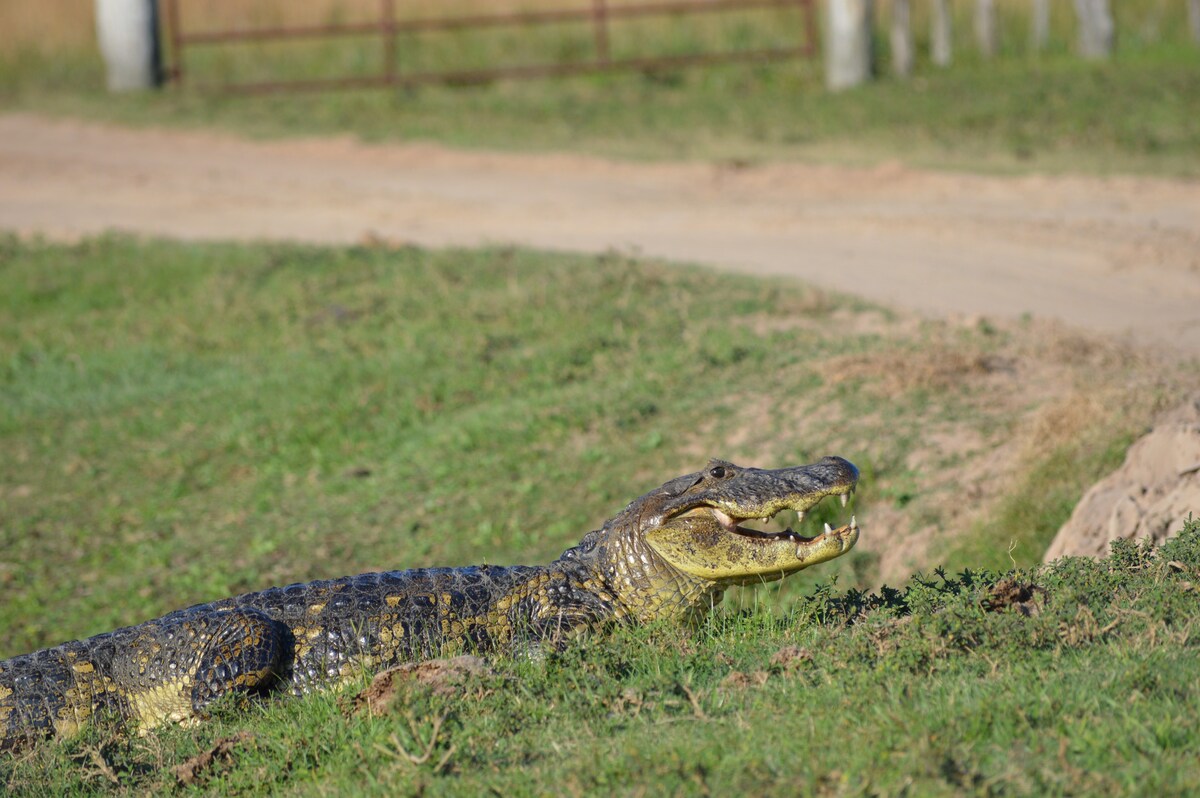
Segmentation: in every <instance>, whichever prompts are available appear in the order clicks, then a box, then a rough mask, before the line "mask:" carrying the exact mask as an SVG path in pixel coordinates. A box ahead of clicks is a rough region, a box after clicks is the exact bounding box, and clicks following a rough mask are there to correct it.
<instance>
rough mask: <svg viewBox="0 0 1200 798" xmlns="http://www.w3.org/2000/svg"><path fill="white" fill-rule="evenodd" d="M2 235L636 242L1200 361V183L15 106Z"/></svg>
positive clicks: (0, 215) (934, 309)
mask: <svg viewBox="0 0 1200 798" xmlns="http://www.w3.org/2000/svg"><path fill="white" fill-rule="evenodd" d="M0 229H5V230H16V231H20V232H23V233H41V234H45V235H48V236H52V237H62V236H66V237H73V236H78V235H81V234H89V233H96V232H100V231H103V230H112V229H115V230H123V231H131V232H138V233H145V234H153V235H164V236H174V237H180V238H187V239H202V238H233V239H294V240H303V241H313V242H354V241H361V240H362V239H363V238H364V237H380V238H384V239H387V240H392V241H398V242H412V243H416V244H422V245H430V246H441V245H464V246H474V245H477V244H483V243H514V244H523V245H529V246H535V247H542V248H551V249H562V250H573V251H585V252H594V251H602V250H607V249H618V250H626V251H633V252H638V253H642V254H646V255H655V256H662V257H666V258H672V259H678V260H685V261H694V262H699V263H704V264H709V265H712V266H715V267H719V268H722V269H727V270H732V271H740V272H747V273H756V274H774V275H790V276H795V277H798V278H801V279H804V280H808V281H811V282H813V283H816V284H818V285H821V286H825V287H828V288H831V289H834V290H838V291H844V292H849V293H854V294H858V295H861V296H864V297H867V298H869V299H872V300H876V301H879V302H883V303H888V304H892V305H896V306H900V307H908V308H914V309H917V310H920V311H923V312H928V313H933V314H939V315H942V314H953V313H958V314H984V315H996V316H1018V315H1021V314H1025V313H1029V314H1032V315H1034V316H1039V317H1054V318H1059V319H1062V320H1064V321H1066V322H1068V323H1070V324H1072V325H1076V326H1079V327H1083V328H1087V329H1090V330H1093V331H1099V332H1104V333H1111V334H1114V335H1117V336H1131V337H1133V338H1134V339H1136V340H1137V341H1139V342H1142V343H1146V344H1151V345H1161V344H1166V345H1169V346H1170V347H1172V348H1178V349H1182V350H1184V351H1185V352H1191V353H1200V182H1197V181H1190V182H1184V181H1169V180H1156V179H1142V178H1112V179H1100V178H1082V177H1067V178H1062V177H1054V178H1051V177H1021V178H1007V177H994V176H970V175H957V174H940V173H931V172H922V171H916V170H912V169H907V168H905V167H902V166H899V165H894V166H892V165H889V166H883V167H879V168H874V169H850V168H844V167H832V166H811V165H768V166H754V167H749V168H742V167H737V166H727V165H711V164H640V163H615V162H610V161H604V160H600V159H591V158H583V157H578V156H565V155H511V154H492V153H476V152H458V151H452V150H448V149H444V148H440V147H436V146H431V145H421V144H414V145H386V146H383V145H381V146H375V145H364V144H359V143H355V142H352V141H349V140H303V141H283V142H280V141H271V142H258V141H246V140H243V139H239V138H235V137H232V136H228V135H223V134H218V133H211V132H181V131H175V130H127V129H122V128H118V127H111V126H105V125H99V124H93V123H85V122H77V121H62V120H50V119H46V118H41V117H36V116H29V115H0Z"/></svg>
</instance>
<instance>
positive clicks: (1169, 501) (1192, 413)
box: [1045, 394, 1200, 562]
mask: <svg viewBox="0 0 1200 798" xmlns="http://www.w3.org/2000/svg"><path fill="white" fill-rule="evenodd" d="M1197 512H1200V394H1197V395H1194V396H1191V397H1189V398H1188V400H1187V401H1185V402H1184V403H1183V404H1181V405H1179V406H1178V407H1176V408H1174V409H1173V410H1171V411H1170V412H1168V413H1167V414H1165V416H1164V417H1163V418H1161V419H1160V420H1159V421H1158V423H1157V424H1155V426H1154V428H1153V429H1151V430H1150V432H1148V433H1147V434H1146V435H1144V436H1142V437H1141V438H1140V439H1139V440H1137V441H1136V442H1135V443H1134V444H1133V446H1131V447H1129V451H1128V452H1127V453H1126V455H1125V462H1124V463H1123V464H1122V465H1121V467H1120V468H1118V469H1117V470H1116V471H1114V472H1113V473H1112V474H1110V475H1108V476H1107V477H1105V478H1104V479H1102V480H1101V481H1100V482H1098V483H1096V484H1095V485H1093V486H1092V488H1091V489H1090V490H1089V491H1088V492H1087V494H1085V495H1084V497H1083V499H1082V500H1080V502H1079V504H1078V505H1076V507H1075V511H1074V512H1073V513H1072V514H1071V518H1070V519H1069V520H1068V521H1067V523H1066V524H1064V525H1063V527H1062V528H1061V529H1060V530H1059V531H1058V535H1056V536H1055V538H1054V541H1053V542H1052V543H1051V544H1050V548H1049V549H1047V551H1046V557H1045V559H1046V562H1049V561H1051V560H1054V559H1057V558H1059V557H1064V556H1072V555H1074V556H1084V557H1104V556H1106V555H1107V554H1108V551H1109V544H1110V543H1111V542H1112V541H1113V540H1118V539H1121V540H1139V539H1143V538H1148V539H1150V540H1152V541H1154V542H1155V543H1161V542H1162V541H1163V540H1166V539H1167V538H1168V537H1171V536H1172V535H1175V534H1177V533H1178V532H1179V531H1180V530H1182V529H1183V525H1184V522H1185V521H1186V520H1187V518H1188V517H1189V516H1191V515H1193V514H1195V513H1197Z"/></svg>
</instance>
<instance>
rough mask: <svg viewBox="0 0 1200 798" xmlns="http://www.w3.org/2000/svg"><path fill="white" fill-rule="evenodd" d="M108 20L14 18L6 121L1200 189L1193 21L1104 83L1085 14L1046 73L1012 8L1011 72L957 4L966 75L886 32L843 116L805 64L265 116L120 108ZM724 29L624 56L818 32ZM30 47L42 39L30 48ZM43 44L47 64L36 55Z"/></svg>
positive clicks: (418, 96) (330, 51)
mask: <svg viewBox="0 0 1200 798" xmlns="http://www.w3.org/2000/svg"><path fill="white" fill-rule="evenodd" d="M546 4H547V3H546V2H543V3H541V5H546ZM89 5H90V4H75V5H72V4H66V5H63V6H61V7H60V8H61V9H62V10H61V11H60V12H58V13H59V16H54V15H51V16H50V17H49V18H46V17H44V16H42V15H49V14H50V12H49V11H45V12H43V11H37V10H35V9H33V7H32V6H31V7H30V8H29V9H25V10H22V8H23V6H19V7H16V8H14V9H10V10H9V11H8V12H7V13H8V15H9V16H10V17H11V19H9V20H8V22H7V23H6V24H7V27H8V29H10V30H13V31H16V32H17V33H14V35H13V36H12V37H9V39H8V44H7V45H5V44H3V43H0V47H4V48H5V49H4V50H0V56H2V57H0V102H3V104H4V105H5V106H7V107H9V108H23V109H30V110H38V111H45V112H52V113H65V114H82V115H85V116H91V117H95V118H101V119H111V120H115V121H119V122H125V123H133V124H180V125H192V126H196V125H200V126H212V125H215V126H218V127H223V128H229V129H233V130H236V131H239V132H244V133H249V134H252V135H265V136H278V135H309V134H333V133H346V132H349V133H353V134H357V135H359V136H362V137H364V138H367V139H375V140H395V139H402V140H412V139H421V140H436V141H440V142H444V143H447V144H451V145H456V146H467V147H485V148H505V149H521V150H530V151H541V150H566V151H580V152H589V153H599V154H604V155H615V156H622V157H634V158H698V159H715V160H730V161H735V162H739V163H742V162H750V163H754V162H757V161H761V160H771V159H814V160H815V159H819V160H838V161H847V162H855V163H862V162H873V161H879V160H884V159H891V158H901V159H904V160H906V161H908V162H910V163H913V164H917V165H928V166H935V167H941V168H945V167H950V168H967V169H989V170H1002V171H1029V170H1035V171H1050V172H1056V171H1072V170H1083V171H1091V172H1146V173H1156V174H1166V175H1192V176H1195V175H1197V174H1200V159H1198V158H1197V157H1196V153H1197V152H1200V81H1197V80H1195V75H1196V71H1197V69H1198V68H1200V47H1197V46H1195V45H1194V44H1192V43H1190V42H1189V41H1188V38H1187V24H1186V19H1185V16H1184V9H1185V6H1184V3H1182V2H1171V3H1166V2H1161V0H1137V1H1136V2H1122V3H1118V4H1115V13H1116V15H1117V25H1118V30H1119V49H1118V53H1117V56H1116V58H1115V59H1114V60H1113V61H1112V62H1111V63H1104V64H1090V63H1086V62H1083V61H1081V60H1079V59H1078V58H1077V57H1075V56H1074V55H1073V54H1072V49H1073V46H1074V45H1073V36H1074V20H1073V18H1072V12H1071V9H1070V6H1069V4H1057V3H1056V4H1054V11H1053V16H1052V20H1051V22H1052V26H1051V27H1052V35H1051V39H1050V43H1049V46H1048V48H1047V49H1046V50H1045V51H1044V52H1041V53H1035V52H1032V51H1031V47H1030V44H1029V19H1028V14H1027V8H1026V6H1025V4H1023V3H1015V4H1014V3H1007V4H1001V9H1000V23H1001V24H1000V27H1001V51H1000V55H999V57H998V58H996V59H995V60H994V61H992V62H984V61H982V60H981V59H980V57H979V56H978V54H977V53H976V51H975V48H974V44H973V42H974V40H973V38H972V31H971V19H970V13H971V8H972V6H973V4H971V3H967V2H958V3H956V4H955V12H956V37H957V41H956V63H955V65H954V66H953V67H952V68H950V69H945V70H942V69H938V68H936V67H934V66H932V65H931V64H929V63H928V62H926V61H924V60H922V61H920V62H919V63H918V66H917V73H916V76H915V77H914V78H913V79H912V80H909V81H898V80H896V79H894V78H892V77H891V76H889V75H888V60H887V37H886V35H885V31H884V27H883V26H884V25H885V24H886V18H885V17H883V16H882V15H881V19H880V32H879V41H880V56H881V57H880V63H881V69H882V71H883V73H884V74H883V79H882V80H880V81H878V82H877V83H875V84H874V85H872V86H869V87H866V88H864V89H862V90H860V91H855V92H849V93H845V94H842V95H836V96H831V95H828V94H826V93H825V92H824V91H823V90H822V88H821V76H820V69H819V66H818V65H816V64H808V63H800V64H796V63H791V64H781V65H776V66H770V67H753V66H750V67H747V66H740V67H719V68H712V69H703V70H694V71H685V72H675V71H667V72H658V73H651V74H644V75H643V74H637V73H634V74H619V75H612V76H599V77H584V78H577V79H570V80H538V81H532V82H499V83H496V84H492V85H487V86H477V87H465V88H425V89H420V90H416V91H411V92H405V91H401V92H388V91H378V90H367V91H349V92H343V93H324V94H317V95H307V96H296V95H283V96H270V97H256V98H246V97H228V96H219V95H216V96H214V95H209V94H205V93H202V92H197V91H185V92H182V93H180V92H175V91H169V92H165V93H163V94H161V95H155V96H143V97H109V96H107V95H106V94H104V92H103V91H102V89H101V85H102V70H101V67H100V64H99V60H98V57H97V56H96V54H95V52H94V51H93V50H92V49H91V48H89V47H88V46H87V45H86V44H85V42H87V40H88V35H87V34H86V31H88V30H89V28H90V20H89V18H88V16H87V11H88V7H89ZM470 5H471V4H470V3H465V4H461V7H463V8H468V7H470ZM513 5H516V6H520V5H529V4H528V3H526V4H521V3H515V4H513ZM376 6H377V4H376V3H374V2H372V3H369V4H365V5H364V4H361V3H360V4H355V3H345V2H342V3H322V2H317V0H310V1H309V2H306V3H302V4H299V5H297V4H294V3H293V4H288V11H287V14H286V15H284V14H283V13H282V12H281V11H280V10H279V7H278V6H271V5H270V4H267V5H255V6H254V7H253V9H251V8H249V7H247V6H245V4H231V3H217V4H207V5H206V6H205V8H206V14H207V16H206V17H205V18H203V19H201V18H199V17H197V16H196V15H197V12H196V10H195V8H194V7H193V8H192V9H188V7H187V4H186V3H184V8H185V12H186V13H190V14H191V16H190V17H187V18H185V23H186V24H187V26H188V27H189V29H203V28H209V29H211V28H217V27H228V26H235V25H247V26H253V25H259V26H261V25H264V24H271V23H278V22H280V21H288V22H291V23H297V22H321V21H328V20H331V19H339V20H343V21H345V20H350V21H353V20H359V19H369V18H370V17H371V14H372V13H374V11H375V9H376ZM335 7H340V8H341V9H342V10H341V11H336V10H334V8H335ZM405 7H406V8H411V6H405ZM458 7H459V6H453V7H451V6H446V5H444V4H435V5H433V6H430V7H429V8H428V9H426V10H420V11H413V12H411V13H412V14H414V15H416V14H422V15H423V14H429V13H450V12H451V11H452V10H453V8H458ZM493 7H494V4H489V5H488V8H493ZM926 11H927V9H925V7H924V5H923V4H917V9H916V13H917V18H916V20H915V21H914V28H915V30H916V31H917V40H918V48H919V51H920V53H921V54H922V58H924V54H925V52H926V46H925V44H926V36H927V31H928V29H929V24H928V20H927V19H926V18H925V17H924V14H925V13H926ZM32 16H36V17H37V19H36V24H35V21H31V19H30V18H31V17H32ZM713 19H720V20H721V23H722V24H721V26H720V27H716V23H715V22H700V21H698V20H697V19H695V18H683V19H678V20H671V21H670V22H666V21H663V20H661V19H643V20H638V21H633V22H618V23H614V25H615V27H614V28H613V31H612V37H611V41H612V43H613V48H614V56H615V57H621V56H625V55H634V54H653V53H660V54H661V53H679V52H690V51H694V50H695V49H696V48H697V47H701V46H704V47H707V48H709V49H713V48H716V49H737V48H750V47H760V46H766V45H772V44H775V45H779V44H787V43H791V42H793V41H794V40H795V38H796V36H797V35H798V30H799V28H798V26H799V24H800V22H799V18H798V16H797V15H795V14H794V13H783V14H782V16H780V15H778V14H771V13H763V12H758V13H745V14H739V15H735V16H734V17H721V18H713ZM22 29H25V30H35V31H37V32H38V33H37V36H36V37H35V36H34V35H33V34H30V35H28V36H25V37H22V36H21V35H20V34H19V31H21V30H22ZM60 31H61V32H62V33H58V32H60ZM67 31H70V32H71V33H67ZM80 31H84V32H85V33H84V34H81V33H80ZM56 35H57V36H59V37H60V39H56V38H55V37H56ZM33 38H37V40H38V42H39V43H40V46H41V50H42V52H41V54H38V52H37V51H36V48H34V47H33V46H32V45H31V44H30V43H29V40H30V39H33ZM58 41H61V45H58V44H56V42H58ZM592 46H593V45H592V39H591V34H590V31H589V30H588V29H587V28H586V27H582V26H554V27H551V28H547V29H535V30H524V31H522V30H513V29H497V30H493V31H491V32H488V33H484V34H473V35H457V34H456V35H453V36H451V35H446V34H429V35H424V36H420V37H409V38H405V39H402V41H401V43H400V46H399V47H398V48H397V53H398V55H397V59H398V60H397V65H398V68H399V69H400V71H401V72H406V71H407V72H412V71H418V70H425V69H448V68H453V69H463V68H470V67H479V66H486V65H489V64H516V63H531V62H541V63H545V62H555V61H561V60H570V59H572V58H577V57H579V56H580V54H587V53H590V52H591V48H592ZM379 59H380V47H379V45H378V42H376V41H374V40H371V39H365V40H364V39H361V38H348V39H341V40H336V41H335V42H333V43H314V42H313V41H311V40H302V41H301V42H299V43H288V44H271V45H251V46H247V45H244V44H243V45H237V46H222V47H214V48H196V49H194V50H192V51H190V52H189V55H188V59H187V63H186V66H187V70H188V74H189V79H191V80H194V81H195V82H196V83H203V82H208V83H214V82H221V81H224V80H239V81H244V80H263V79H278V78H296V77H318V76H330V75H355V74H369V73H377V72H378V71H379V64H380V60H379Z"/></svg>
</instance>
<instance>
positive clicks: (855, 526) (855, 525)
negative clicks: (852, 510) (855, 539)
mask: <svg viewBox="0 0 1200 798" xmlns="http://www.w3.org/2000/svg"><path fill="white" fill-rule="evenodd" d="M850 528H851V529H858V519H857V518H855V517H854V516H850Z"/></svg>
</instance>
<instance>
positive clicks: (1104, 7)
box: [1075, 0, 1116, 58]
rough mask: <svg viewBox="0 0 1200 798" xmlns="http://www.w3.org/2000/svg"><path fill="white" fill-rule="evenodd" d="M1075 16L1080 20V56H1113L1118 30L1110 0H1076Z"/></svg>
mask: <svg viewBox="0 0 1200 798" xmlns="http://www.w3.org/2000/svg"><path fill="white" fill-rule="evenodd" d="M1075 16H1076V17H1078V18H1079V52H1080V54H1081V55H1083V56H1084V57H1085V58H1108V57H1109V56H1110V55H1112V50H1113V40H1114V39H1115V38H1116V29H1115V27H1114V26H1113V18H1112V12H1111V11H1109V8H1108V0H1075Z"/></svg>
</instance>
